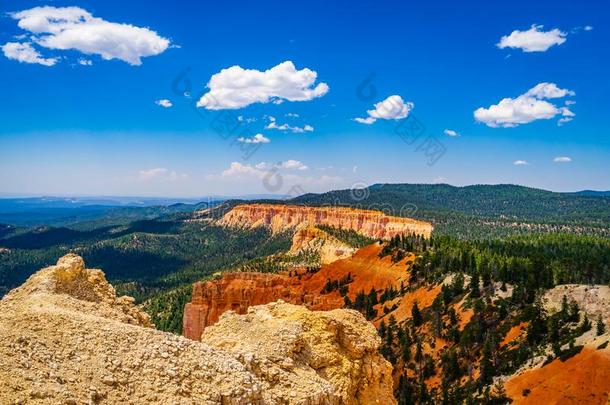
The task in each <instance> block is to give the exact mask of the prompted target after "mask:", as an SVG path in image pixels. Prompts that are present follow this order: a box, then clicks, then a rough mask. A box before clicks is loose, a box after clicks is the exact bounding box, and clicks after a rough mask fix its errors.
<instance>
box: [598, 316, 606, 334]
mask: <svg viewBox="0 0 610 405" xmlns="http://www.w3.org/2000/svg"><path fill="white" fill-rule="evenodd" d="M605 332H606V325H605V324H604V320H603V319H602V314H599V315H598V316H597V336H600V335H603V334H604V333H605Z"/></svg>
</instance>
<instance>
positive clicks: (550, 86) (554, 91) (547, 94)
mask: <svg viewBox="0 0 610 405" xmlns="http://www.w3.org/2000/svg"><path fill="white" fill-rule="evenodd" d="M525 95H526V96H532V97H536V98H539V99H543V98H563V97H566V96H575V95H576V93H575V92H573V91H572V90H567V89H560V88H559V87H557V85H556V84H555V83H546V82H545V83H538V84H537V85H535V86H534V87H532V88H531V89H529V90H528V91H527V93H525Z"/></svg>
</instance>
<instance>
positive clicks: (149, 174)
mask: <svg viewBox="0 0 610 405" xmlns="http://www.w3.org/2000/svg"><path fill="white" fill-rule="evenodd" d="M186 178H188V176H187V175H186V174H180V173H177V172H176V171H174V170H169V169H166V168H164V167H156V168H153V169H147V170H140V171H139V172H138V180H140V181H178V180H185V179H186Z"/></svg>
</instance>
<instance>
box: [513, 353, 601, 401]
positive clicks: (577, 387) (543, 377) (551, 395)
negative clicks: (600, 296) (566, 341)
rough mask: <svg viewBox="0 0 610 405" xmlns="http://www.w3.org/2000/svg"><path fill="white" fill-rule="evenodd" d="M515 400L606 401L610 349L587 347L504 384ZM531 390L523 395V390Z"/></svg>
mask: <svg viewBox="0 0 610 405" xmlns="http://www.w3.org/2000/svg"><path fill="white" fill-rule="evenodd" d="M504 388H505V389H506V393H507V394H508V396H509V397H510V398H512V399H513V401H514V402H513V404H547V405H552V404H606V403H607V402H608V392H609V391H610V350H606V349H604V350H595V349H594V348H588V347H585V348H584V349H583V350H582V351H581V352H580V353H579V354H577V355H575V356H573V357H571V358H569V359H567V360H566V361H565V362H562V361H561V360H554V361H553V362H552V363H550V364H547V365H546V366H544V367H542V368H538V369H533V370H528V371H526V372H524V373H523V374H520V375H518V376H516V377H513V378H511V379H510V380H508V381H507V382H506V383H505V384H504ZM526 389H528V390H530V392H529V394H528V395H527V396H523V392H524V390H526Z"/></svg>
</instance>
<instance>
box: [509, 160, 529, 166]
mask: <svg viewBox="0 0 610 405" xmlns="http://www.w3.org/2000/svg"><path fill="white" fill-rule="evenodd" d="M513 164H514V165H515V166H529V164H530V163H529V162H528V161H527V160H515V161H514V162H513Z"/></svg>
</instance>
